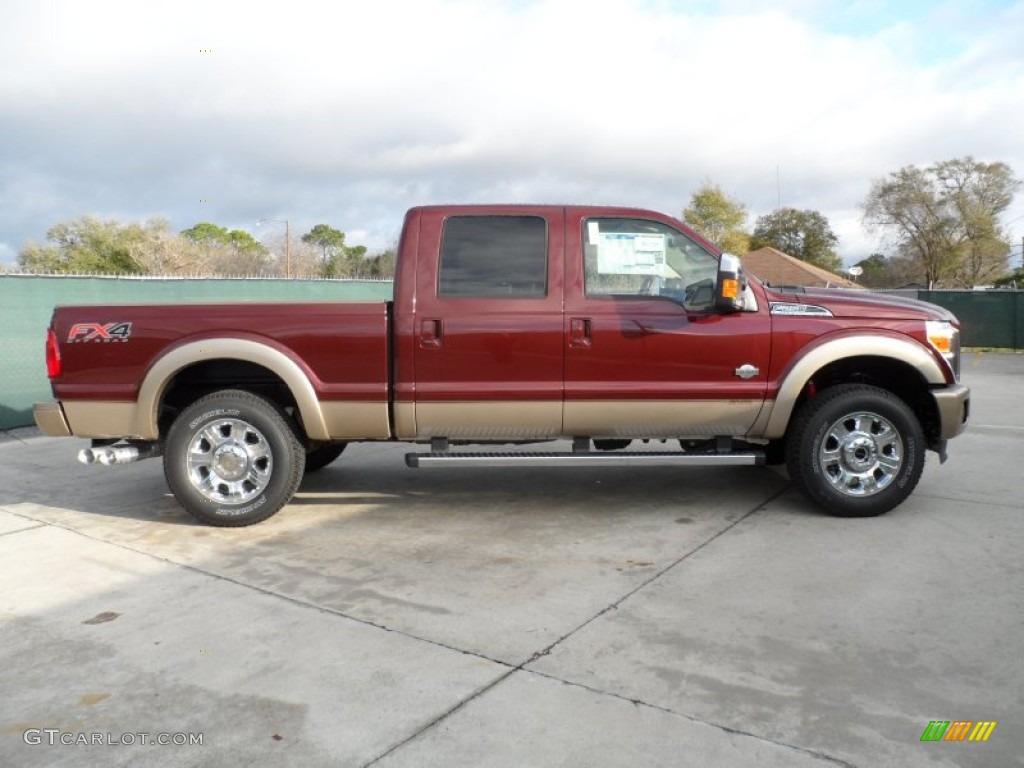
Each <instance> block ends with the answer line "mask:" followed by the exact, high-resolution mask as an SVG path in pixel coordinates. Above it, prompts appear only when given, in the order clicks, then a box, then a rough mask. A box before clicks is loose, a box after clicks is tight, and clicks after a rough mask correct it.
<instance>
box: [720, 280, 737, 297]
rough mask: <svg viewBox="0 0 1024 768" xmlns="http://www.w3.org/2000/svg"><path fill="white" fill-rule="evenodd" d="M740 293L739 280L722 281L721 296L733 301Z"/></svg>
mask: <svg viewBox="0 0 1024 768" xmlns="http://www.w3.org/2000/svg"><path fill="white" fill-rule="evenodd" d="M739 293H740V283H739V280H735V279H731V278H727V279H725V280H723V281H722V296H724V297H725V298H727V299H735V298H736V297H737V296H739Z"/></svg>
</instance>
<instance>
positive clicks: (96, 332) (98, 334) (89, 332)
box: [68, 323, 132, 344]
mask: <svg viewBox="0 0 1024 768" xmlns="http://www.w3.org/2000/svg"><path fill="white" fill-rule="evenodd" d="M131 335H132V324H131V323H107V324H106V325H100V324H99V323H75V324H74V325H73V326H71V331H70V332H69V333H68V343H69V344H78V343H81V342H86V341H101V342H103V343H104V344H109V343H111V342H117V341H128V337H129V336H131Z"/></svg>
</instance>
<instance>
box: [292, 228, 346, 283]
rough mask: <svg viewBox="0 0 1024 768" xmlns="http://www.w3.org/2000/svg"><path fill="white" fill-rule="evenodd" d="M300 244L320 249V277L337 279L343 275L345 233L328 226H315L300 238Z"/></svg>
mask: <svg viewBox="0 0 1024 768" xmlns="http://www.w3.org/2000/svg"><path fill="white" fill-rule="evenodd" d="M302 242H304V243H309V244H310V245H315V246H316V247H317V248H319V249H320V267H319V270H320V274H321V276H322V277H338V276H339V275H341V274H345V271H344V267H345V257H346V256H347V249H346V247H345V233H344V232H342V231H341V230H340V229H335V228H334V227H332V226H329V225H328V224H317V225H316V226H315V227H313V228H312V229H311V230H309V232H307V233H306V234H304V235H303V236H302Z"/></svg>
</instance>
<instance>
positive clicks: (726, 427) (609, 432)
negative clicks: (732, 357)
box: [395, 400, 761, 440]
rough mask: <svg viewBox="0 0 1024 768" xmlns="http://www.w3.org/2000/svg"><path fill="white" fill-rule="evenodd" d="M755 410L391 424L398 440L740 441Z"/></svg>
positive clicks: (650, 408) (520, 411)
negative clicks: (583, 438)
mask: <svg viewBox="0 0 1024 768" xmlns="http://www.w3.org/2000/svg"><path fill="white" fill-rule="evenodd" d="M760 410H761V401H760V400H686V401H676V400H667V401H663V400H659V401H651V400H642V401H626V400H588V401H573V402H567V403H564V404H563V403H561V402H558V401H544V402H524V401H501V402H489V403H481V402H459V403H436V402H429V403H416V404H415V405H414V404H412V403H400V404H396V407H395V423H396V432H397V437H398V438H399V439H412V438H414V437H416V438H428V437H449V438H456V439H474V438H475V439H480V440H486V439H511V440H530V439H542V438H555V437H572V436H588V437H635V438H639V437H654V438H660V437H712V436H715V435H745V434H746V433H747V431H748V430H749V429H750V427H751V425H752V424H753V423H754V421H755V420H756V419H757V415H758V413H759V412H760Z"/></svg>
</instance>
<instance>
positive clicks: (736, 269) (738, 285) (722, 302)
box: [715, 253, 747, 314]
mask: <svg viewBox="0 0 1024 768" xmlns="http://www.w3.org/2000/svg"><path fill="white" fill-rule="evenodd" d="M746 287H747V281H746V280H745V279H744V278H743V266H742V264H741V263H740V257H739V256H734V255H733V254H731V253H723V254H722V260H721V261H720V262H718V279H717V280H715V309H716V310H718V311H719V312H721V313H723V314H728V313H732V312H739V311H740V310H742V309H743V289H744V288H746Z"/></svg>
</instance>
